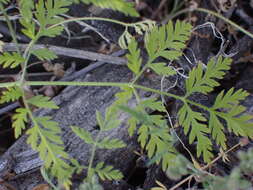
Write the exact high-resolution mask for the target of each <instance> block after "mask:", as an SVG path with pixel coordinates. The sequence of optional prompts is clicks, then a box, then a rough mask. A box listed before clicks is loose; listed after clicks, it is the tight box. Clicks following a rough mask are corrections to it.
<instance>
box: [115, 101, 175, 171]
mask: <svg viewBox="0 0 253 190" xmlns="http://www.w3.org/2000/svg"><path fill="white" fill-rule="evenodd" d="M154 100H155V99H150V100H147V101H143V102H142V104H141V105H142V106H140V107H137V108H136V109H131V108H129V107H126V106H122V105H121V106H119V108H120V109H121V110H123V111H125V112H127V113H129V114H130V115H131V116H132V118H134V119H132V118H131V119H130V121H131V120H132V122H133V123H132V124H133V125H134V127H132V128H133V129H135V128H136V124H137V123H142V125H141V127H140V128H139V129H138V142H139V143H140V144H141V147H142V148H144V149H146V150H147V152H148V156H149V158H151V160H152V161H153V162H156V163H157V164H158V163H160V162H161V163H162V168H163V170H166V169H167V167H168V166H169V165H170V164H172V163H173V159H174V158H175V156H176V150H175V148H174V147H173V143H172V141H173V138H172V136H171V135H170V134H169V130H168V126H167V124H166V120H164V119H163V118H162V116H159V115H148V114H147V113H146V112H145V111H144V110H143V109H142V110H141V108H151V107H152V105H154V109H155V107H156V108H158V109H160V110H161V111H163V110H164V109H165V108H163V107H162V106H161V102H160V103H159V102H155V101H154ZM133 129H131V130H133ZM131 133H133V131H131Z"/></svg>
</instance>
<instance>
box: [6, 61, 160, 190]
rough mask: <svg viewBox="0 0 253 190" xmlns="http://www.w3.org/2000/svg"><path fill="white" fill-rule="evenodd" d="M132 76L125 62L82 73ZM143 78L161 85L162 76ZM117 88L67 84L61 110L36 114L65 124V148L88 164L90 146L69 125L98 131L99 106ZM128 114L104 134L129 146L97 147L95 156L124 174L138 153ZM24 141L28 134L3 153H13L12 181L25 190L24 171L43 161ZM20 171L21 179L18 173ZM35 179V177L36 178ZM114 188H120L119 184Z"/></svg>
mask: <svg viewBox="0 0 253 190" xmlns="http://www.w3.org/2000/svg"><path fill="white" fill-rule="evenodd" d="M131 78H132V74H131V73H130V72H129V71H128V69H127V68H126V67H125V66H116V65H105V66H103V67H101V68H99V69H97V70H96V71H95V72H94V73H92V74H88V75H86V76H83V79H82V80H83V81H107V82H112V81H116V82H125V81H129V80H130V79H131ZM143 81H144V82H143V84H144V85H147V86H150V87H152V86H153V87H154V88H159V86H160V85H159V84H160V81H159V80H154V79H152V80H150V79H148V78H145V79H144V80H143ZM118 90H119V88H115V87H68V88H66V89H65V90H63V92H62V93H61V94H60V95H59V96H57V97H55V98H54V101H55V102H56V104H57V105H58V106H59V107H60V109H59V110H56V111H55V110H44V109H43V110H38V111H36V113H35V114H36V115H37V116H44V115H50V116H52V117H53V119H54V120H55V121H57V122H59V123H60V126H61V128H62V139H63V141H64V143H65V147H66V151H67V152H68V153H69V154H70V155H71V156H73V157H74V158H76V159H77V160H78V161H79V162H80V163H81V164H84V165H87V164H88V160H89V158H90V157H89V156H90V146H88V145H87V144H85V143H84V142H83V141H82V140H81V139H80V138H78V137H77V136H76V135H75V134H74V133H73V132H72V131H71V129H70V126H73V125H75V126H79V127H81V128H85V129H86V130H88V131H89V132H91V133H92V134H93V135H96V134H97V132H98V130H97V123H96V119H95V111H96V110H99V111H102V112H104V111H105V108H106V107H108V106H109V105H111V103H112V102H113V101H114V94H115V93H116V92H117V91H118ZM140 94H141V97H143V98H145V97H147V96H150V95H151V94H150V93H140ZM127 118H128V115H127V114H125V113H122V114H120V120H122V124H121V126H119V127H118V128H116V129H113V130H112V131H109V132H106V133H104V134H103V135H102V137H103V136H104V137H105V136H110V137H112V138H113V137H114V138H119V139H122V140H123V141H124V142H125V143H126V144H127V147H126V148H121V149H115V150H98V151H97V154H96V158H95V159H96V161H105V162H106V163H108V164H111V165H114V166H115V167H116V168H118V169H120V170H121V171H122V172H123V173H124V174H125V175H127V174H128V172H129V171H130V170H131V167H132V166H133V163H134V162H135V159H136V155H135V154H134V150H136V149H137V148H138V143H136V139H135V138H130V137H129V136H128V133H127V127H126V119H127ZM25 141H26V136H22V137H21V138H20V139H19V140H18V141H17V142H16V143H15V144H14V145H13V146H12V147H11V148H10V149H9V150H8V151H7V152H6V153H5V155H4V156H3V157H2V159H3V160H4V159H10V157H9V155H10V154H11V155H12V156H13V157H14V160H13V162H12V164H11V167H9V170H13V171H14V172H15V173H16V174H17V176H16V177H15V179H14V180H11V181H10V183H11V184H13V185H14V186H16V185H17V184H20V183H22V185H20V189H22V190H23V189H27V185H28V183H27V182H28V181H27V180H29V176H30V175H31V174H28V175H27V176H25V173H27V172H29V171H33V170H34V169H35V170H36V169H37V171H35V174H38V173H39V171H38V168H39V166H40V165H41V163H42V162H41V161H40V160H39V159H38V157H37V154H36V153H34V152H33V151H31V149H30V147H29V146H28V145H26V143H25ZM9 161H10V160H9ZM21 174H22V180H20V178H19V177H18V176H19V175H21ZM38 176H39V175H38ZM34 181H36V180H35V179H34ZM41 181H42V179H41V178H40V179H37V182H38V183H39V182H41ZM80 182H81V181H80V180H79V181H78V180H77V181H76V182H75V183H74V185H76V184H78V183H80ZM33 184H34V183H33ZM36 184H37V183H35V184H34V185H36ZM119 184H124V182H123V181H122V183H119ZM109 185H111V184H109ZM115 188H117V185H116V187H115ZM118 188H120V185H118Z"/></svg>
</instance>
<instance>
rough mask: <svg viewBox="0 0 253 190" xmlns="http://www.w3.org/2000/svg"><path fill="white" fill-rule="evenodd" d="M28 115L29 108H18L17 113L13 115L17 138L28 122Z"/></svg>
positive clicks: (13, 125)
mask: <svg viewBox="0 0 253 190" xmlns="http://www.w3.org/2000/svg"><path fill="white" fill-rule="evenodd" d="M27 115H28V112H27V109H25V108H17V109H16V113H15V114H14V115H13V116H12V119H13V123H12V127H13V128H14V131H15V138H18V137H19V136H20V135H21V132H22V130H23V129H25V126H26V123H27Z"/></svg>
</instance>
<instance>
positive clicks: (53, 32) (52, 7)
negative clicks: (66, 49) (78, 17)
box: [35, 0, 71, 37]
mask: <svg viewBox="0 0 253 190" xmlns="http://www.w3.org/2000/svg"><path fill="white" fill-rule="evenodd" d="M70 4H71V1H68V0H57V1H54V0H47V1H46V2H45V3H44V1H43V0H39V2H38V3H37V4H36V10H37V11H36V13H35V17H36V18H37V20H38V21H39V23H40V36H47V37H55V36H57V35H59V34H60V33H61V32H62V31H63V29H64V27H63V26H56V27H53V28H49V27H47V26H50V25H53V24H57V23H59V22H61V21H62V20H63V18H62V17H61V16H60V14H63V13H66V12H67V11H68V9H67V8H66V7H67V6H69V5H70Z"/></svg>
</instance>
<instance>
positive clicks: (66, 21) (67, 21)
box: [48, 17, 132, 29]
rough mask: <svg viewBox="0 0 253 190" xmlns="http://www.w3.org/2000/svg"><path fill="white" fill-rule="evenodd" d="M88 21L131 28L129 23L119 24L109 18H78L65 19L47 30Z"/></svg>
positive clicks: (119, 22)
mask: <svg viewBox="0 0 253 190" xmlns="http://www.w3.org/2000/svg"><path fill="white" fill-rule="evenodd" d="M89 20H92V21H94V20H97V21H104V22H111V23H115V24H119V25H123V26H125V27H126V26H132V24H131V23H125V22H121V21H118V20H113V19H110V18H101V17H78V18H70V19H66V20H64V21H62V22H59V23H57V24H54V25H52V26H50V27H48V29H51V28H54V27H56V26H59V25H63V24H67V23H69V22H76V21H89Z"/></svg>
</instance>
